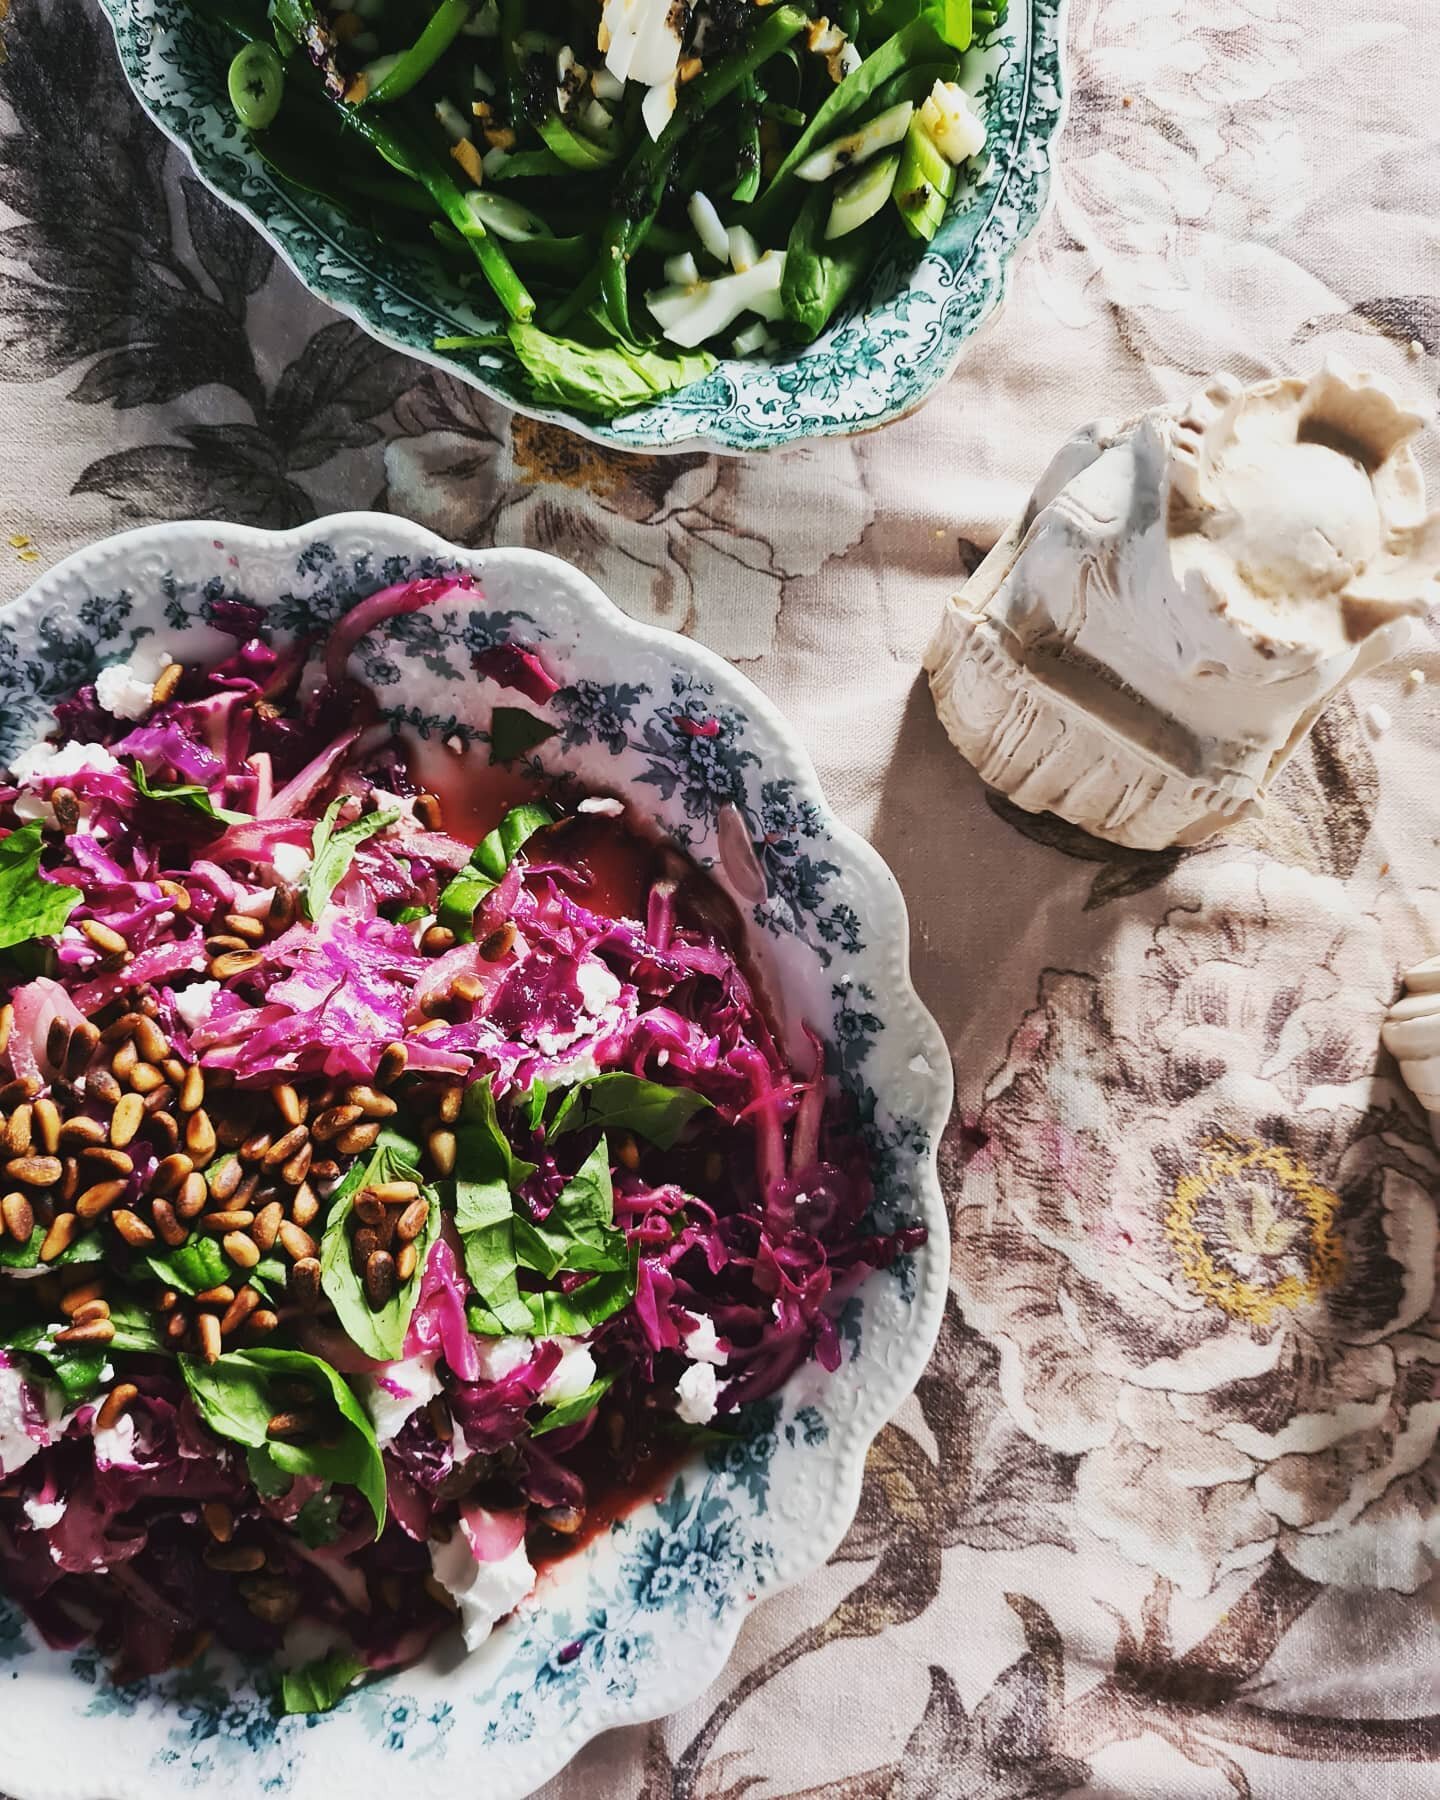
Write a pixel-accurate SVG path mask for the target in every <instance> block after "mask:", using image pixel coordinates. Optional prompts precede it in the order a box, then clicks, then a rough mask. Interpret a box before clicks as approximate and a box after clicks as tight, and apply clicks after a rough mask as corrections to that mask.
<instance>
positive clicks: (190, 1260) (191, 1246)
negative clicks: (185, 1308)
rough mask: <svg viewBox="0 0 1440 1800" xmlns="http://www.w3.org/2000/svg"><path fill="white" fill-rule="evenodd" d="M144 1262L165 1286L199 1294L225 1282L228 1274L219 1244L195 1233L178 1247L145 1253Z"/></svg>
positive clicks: (225, 1260)
mask: <svg viewBox="0 0 1440 1800" xmlns="http://www.w3.org/2000/svg"><path fill="white" fill-rule="evenodd" d="M145 1261H146V1262H147V1263H148V1264H149V1266H150V1268H151V1271H152V1272H153V1273H154V1274H155V1275H156V1276H157V1277H158V1279H159V1280H160V1281H162V1282H163V1283H164V1284H165V1286H166V1287H172V1288H176V1289H178V1291H179V1292H180V1293H182V1294H203V1293H204V1292H205V1290H206V1289H207V1288H213V1287H219V1286H220V1284H221V1283H222V1282H224V1281H228V1280H229V1279H230V1275H231V1268H230V1262H229V1259H228V1257H227V1256H226V1255H225V1252H224V1251H223V1250H222V1249H221V1248H220V1246H219V1244H217V1243H216V1241H215V1239H214V1238H212V1237H201V1236H200V1235H199V1234H198V1233H196V1234H194V1235H192V1237H191V1239H190V1241H189V1243H188V1244H182V1245H181V1246H180V1248H179V1249H178V1250H167V1251H164V1252H163V1253H161V1254H160V1255H157V1256H147V1257H146V1258H145Z"/></svg>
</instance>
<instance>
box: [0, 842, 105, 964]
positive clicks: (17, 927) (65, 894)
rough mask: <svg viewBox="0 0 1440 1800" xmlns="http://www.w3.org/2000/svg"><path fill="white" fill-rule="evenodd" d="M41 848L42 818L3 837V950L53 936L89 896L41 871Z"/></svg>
mask: <svg viewBox="0 0 1440 1800" xmlns="http://www.w3.org/2000/svg"><path fill="white" fill-rule="evenodd" d="M41 848H42V844H41V833H40V821H39V820H38V819H32V820H31V821H30V823H29V824H28V825H22V826H21V827H20V829H19V830H18V831H12V832H11V833H10V835H9V837H7V838H4V839H0V950H8V949H10V948H11V947H12V946H13V945H15V944H26V943H29V941H30V939H31V938H37V937H53V936H54V935H55V934H56V932H58V931H59V930H61V928H62V927H63V926H64V924H65V921H66V920H67V919H68V918H69V917H70V915H71V913H72V912H74V910H75V908H76V907H77V906H78V905H79V904H80V902H81V901H82V900H83V899H84V897H85V896H84V895H83V894H82V893H81V892H80V890H79V888H77V887H67V886H66V885H65V884H64V883H63V882H59V881H49V880H47V879H46V877H45V876H43V875H42V874H41V873H40V851H41Z"/></svg>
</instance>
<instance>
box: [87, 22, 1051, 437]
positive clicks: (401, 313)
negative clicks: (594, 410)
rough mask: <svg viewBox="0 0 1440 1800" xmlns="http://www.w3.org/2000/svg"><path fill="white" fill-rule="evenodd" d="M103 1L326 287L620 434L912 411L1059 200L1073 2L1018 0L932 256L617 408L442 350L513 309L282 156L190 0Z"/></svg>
mask: <svg viewBox="0 0 1440 1800" xmlns="http://www.w3.org/2000/svg"><path fill="white" fill-rule="evenodd" d="M100 3H101V6H102V8H103V9H104V11H105V14H106V16H107V18H108V19H109V21H110V24H111V27H112V29H113V30H114V33H115V41H116V44H117V46H118V48H119V52H120V61H121V65H122V67H123V68H124V71H125V74H126V77H127V78H128V80H129V82H130V85H131V87H132V88H133V89H134V91H135V94H136V96H137V98H138V99H139V101H140V104H141V105H142V106H143V107H144V108H145V110H146V111H147V112H148V113H149V114H150V117H151V118H152V119H154V121H155V123H156V124H157V125H159V126H160V128H161V129H162V130H163V131H164V132H165V133H166V134H167V135H168V136H169V137H171V138H172V139H173V140H174V141H175V142H176V143H177V144H178V145H179V146H180V147H181V149H182V150H184V151H185V153H186V154H187V155H188V156H189V158H190V161H191V162H192V164H193V165H194V168H195V172H196V174H197V175H198V176H199V177H200V179H201V180H202V181H203V182H204V183H205V185H206V186H207V187H209V188H210V189H211V190H212V191H213V192H214V193H216V194H218V195H219V197H220V198H221V199H222V200H225V201H228V202H229V204H230V205H232V206H233V207H234V208H235V209H236V211H237V212H239V213H241V214H242V215H243V216H244V217H245V218H247V219H249V220H250V222H251V223H252V224H253V225H254V226H255V227H256V228H257V230H259V231H260V232H261V234H262V235H263V236H264V237H265V238H266V239H267V240H268V242H269V243H271V244H272V245H273V246H274V248H275V249H276V250H277V251H278V252H279V254H280V255H281V256H282V257H283V258H284V260H285V261H286V262H287V263H288V264H289V265H290V267H291V268H292V269H293V270H294V271H295V273H296V274H297V275H298V276H299V278H300V280H301V281H303V282H304V283H305V285H306V287H308V288H309V290H310V291H311V293H312V294H315V295H316V296H317V297H318V298H319V299H321V300H324V301H327V302H328V303H329V304H330V305H331V306H334V307H336V308H338V309H339V311H341V312H342V313H345V314H346V315H347V316H348V317H350V318H352V319H354V320H355V321H356V323H357V324H360V325H362V326H364V328H365V329H366V330H367V331H368V332H369V333H370V334H371V335H372V336H373V337H376V338H378V339H379V340H380V341H381V342H382V343H385V344H389V345H391V346H392V347H393V348H395V349H397V350H403V351H405V352H407V353H408V354H409V355H411V356H414V357H418V358H419V359H420V361H422V362H427V363H433V364H434V365H435V366H436V367H437V368H443V369H445V370H447V371H448V372H449V373H450V374H452V375H455V376H458V377H459V378H460V379H461V380H462V381H467V382H469V383H471V384H472V385H473V386H475V387H478V388H479V389H481V390H482V391H483V392H484V393H487V394H490V395H492V396H493V397H494V398H495V399H497V400H501V401H503V402H504V403H505V405H506V406H510V407H513V408H514V409H515V410H516V411H517V412H522V413H527V414H529V415H530V416H531V417H532V418H537V419H544V420H547V421H549V422H551V423H554V424H559V425H564V426H567V427H568V428H569V429H570V430H571V431H576V432H579V433H580V434H581V435H582V436H584V437H589V438H593V439H595V440H596V441H597V442H599V443H603V444H608V445H610V446H611V447H613V448H615V449H620V450H638V451H657V450H659V451H669V450H686V451H694V450H720V451H756V450H770V449H775V448H777V447H778V446H780V445H783V444H790V443H794V442H796V441H798V440H801V439H805V438H813V437H837V436H847V435H849V434H850V433H852V432H856V431H868V430H870V429H872V428H874V427H875V426H878V425H884V424H886V423H888V422H889V421H890V420H892V419H897V418H903V417H904V416H905V415H906V414H907V413H910V412H913V411H914V410H915V408H916V407H917V406H919V405H920V404H921V403H922V402H923V401H924V400H926V399H928V398H929V396H930V395H931V394H932V393H934V391H935V390H936V389H937V388H938V387H939V386H941V384H942V383H943V382H944V381H945V380H946V378H947V377H948V376H949V375H950V373H951V371H952V370H953V369H954V367H955V364H956V362H957V360H958V359H959V357H960V355H961V353H962V351H963V350H964V349H965V348H966V346H967V345H968V344H969V343H970V342H971V340H972V339H973V338H974V337H975V334H976V333H977V332H978V331H979V329H980V327H981V326H982V325H983V324H984V323H985V322H986V320H987V319H989V318H990V317H991V315H992V314H993V313H994V312H995V310H996V308H997V307H998V306H999V304H1000V302H1001V300H1002V298H1003V296H1004V293H1005V287H1006V283H1007V281H1008V279H1009V271H1010V266H1011V263H1012V261H1013V259H1014V257H1015V255H1016V253H1017V251H1018V250H1019V249H1020V247H1021V245H1022V244H1023V243H1024V242H1025V240H1026V238H1028V237H1029V235H1030V233H1031V232H1032V231H1033V230H1034V228H1035V225H1036V223H1037V222H1038V220H1039V218H1040V215H1041V213H1042V212H1043V210H1044V207H1045V203H1046V199H1047V197H1048V194H1049V189H1050V159H1051V140H1052V139H1053V137H1054V135H1055V132H1056V130H1057V129H1058V127H1059V125H1060V121H1061V117H1062V113H1063V89H1062V80H1061V51H1062V43H1063V22H1062V16H1061V15H1062V10H1063V0H1011V6H1010V16H1009V18H1008V19H1007V21H1006V23H1005V25H1004V26H1003V27H1002V29H1001V30H1000V31H999V32H998V33H996V34H994V36H993V37H992V38H989V39H986V40H985V41H984V42H983V43H981V44H978V45H976V46H975V47H973V48H972V49H971V51H970V52H969V53H968V55H967V59H966V64H965V82H966V86H967V87H969V88H970V89H971V90H972V91H973V92H974V93H975V94H976V95H977V103H978V105H979V107H980V110H981V111H982V112H983V114H984V117H985V120H986V123H987V126H988V129H989V144H988V149H987V152H986V156H985V158H984V160H983V162H982V163H981V166H980V169H979V172H978V174H977V175H976V177H975V179H973V180H971V181H969V182H967V183H964V184H962V187H961V190H960V192H959V194H958V195H957V197H956V199H955V201H954V202H953V203H952V205H951V208H950V211H949V213H948V214H947V217H946V219H945V222H944V224H943V225H942V227H941V229H940V231H939V233H938V234H937V235H936V237H935V239H934V241H933V242H932V243H930V244H929V245H927V246H926V247H925V250H924V253H923V255H917V250H916V246H915V245H914V244H913V243H907V246H905V247H902V248H901V249H900V250H899V251H898V253H897V254H896V255H895V256H892V257H891V258H890V259H889V260H888V261H886V262H884V263H882V265H881V266H880V267H879V268H877V270H876V271H875V274H874V276H873V277H872V278H871V279H870V280H869V281H868V282H867V283H866V284H865V286H864V288H863V290H862V292H861V293H860V295H859V297H858V299H857V300H856V302H855V304H854V305H847V306H846V308H845V309H844V310H843V312H842V313H841V314H840V315H839V316H837V318H836V319H835V320H834V321H833V322H832V323H831V325H830V327H829V329H828V330H826V331H825V332H824V333H823V334H822V335H821V337H820V338H818V339H817V340H816V341H815V342H814V343H813V344H808V345H806V346H805V347H804V348H803V349H800V350H798V351H796V352H795V353H794V354H792V355H785V356H781V357H779V358H776V359H774V360H770V359H768V358H763V357H733V356H731V357H725V358H723V359H722V360H721V362H720V363H719V365H718V367H717V368H716V369H715V370H714V371H713V372H712V373H711V374H710V375H709V376H707V377H706V378H705V379H704V380H702V381H698V382H693V383H691V384H690V386H688V387H685V388H682V389H680V390H679V391H678V392H676V393H674V394H669V395H666V396H664V397H663V398H661V399H659V400H657V401H656V402H655V403H654V404H653V405H650V406H643V407H639V408H636V409H635V410H634V411H632V412H627V413H623V414H621V415H620V416H619V417H617V418H614V419H608V420H602V419H595V418H590V417H587V416H584V415H582V414H579V413H575V412H572V411H568V410H566V409H564V408H562V407H555V406H548V405H545V404H542V403H539V402H537V401H535V400H534V399H533V398H532V397H531V396H530V394H529V393H528V392H527V389H526V386H525V382H524V379H523V376H522V374H521V371H520V370H519V368H518V366H517V365H516V364H515V363H514V362H513V361H506V360H504V359H502V358H501V357H499V356H497V355H496V354H494V353H491V352H478V353H477V352H456V351H437V350H436V349H435V348H434V343H435V339H436V338H437V337H447V336H453V335H457V334H465V333H482V334H483V333H486V332H493V331H495V330H496V329H498V327H499V326H500V324H501V323H502V321H501V320H500V319H499V318H498V316H497V314H496V313H495V312H494V311H489V310H486V296H485V295H484V294H483V293H482V292H477V289H476V288H474V287H468V288H462V287H461V285H460V284H459V281H458V280H457V278H456V276H455V274H454V273H453V272H447V271H446V270H445V269H443V268H442V267H441V266H440V264H439V263H438V262H436V261H434V260H432V259H430V258H428V257H423V256H421V255H419V254H417V253H414V252H410V251H407V250H403V249H400V248H397V247H395V246H393V245H388V244H383V243H381V242H380V241H379V240H378V239H377V238H376V236H375V235H374V233H373V232H371V231H369V230H367V229H366V228H365V227H364V226H362V225H360V224H358V223H357V222H356V221H355V220H354V219H352V218H351V217H350V216H349V215H348V214H346V213H343V212H341V211H339V210H338V209H337V208H335V207H334V206H332V205H330V204H328V203H327V202H326V201H324V200H322V199H320V198H319V197H318V196H317V195H314V194H309V193H306V192H305V191H304V190H303V189H301V188H298V187H295V186H294V185H292V184H291V183H289V182H287V181H285V180H284V179H283V178H282V177H280V176H278V175H277V174H275V172H274V171H273V170H271V169H270V168H268V167H267V166H266V164H265V163H264V162H263V161H262V160H261V159H260V157H259V156H258V155H257V154H256V152H255V150H254V148H253V147H252V145H251V144H250V142H249V139H248V138H247V136H246V134H245V132H244V131H242V130H241V128H240V126H239V125H238V124H237V123H236V119H235V114H234V112H233V110H232V109H231V106H230V103H229V100H228V99H227V97H226V86H225V70H226V63H227V54H226V52H225V49H224V47H223V45H222V44H221V43H220V41H219V40H218V38H216V37H215V36H214V35H213V34H212V33H211V31H210V30H209V29H208V28H207V27H205V26H203V25H202V24H201V23H200V22H199V21H198V20H197V18H196V16H195V14H194V12H193V11H192V10H191V8H190V7H189V6H188V5H187V0H100Z"/></svg>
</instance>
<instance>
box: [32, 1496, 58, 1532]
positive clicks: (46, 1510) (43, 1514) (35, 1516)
mask: <svg viewBox="0 0 1440 1800" xmlns="http://www.w3.org/2000/svg"><path fill="white" fill-rule="evenodd" d="M25 1516H26V1518H27V1519H29V1521H30V1523H31V1524H32V1525H34V1526H37V1527H38V1528H39V1529H40V1530H41V1531H48V1530H49V1529H50V1527H51V1526H52V1525H58V1524H59V1523H60V1521H61V1520H62V1519H63V1518H64V1517H65V1502H64V1501H63V1500H37V1499H36V1498H35V1497H34V1495H33V1494H32V1495H31V1496H30V1498H29V1499H28V1500H27V1501H26V1502H25Z"/></svg>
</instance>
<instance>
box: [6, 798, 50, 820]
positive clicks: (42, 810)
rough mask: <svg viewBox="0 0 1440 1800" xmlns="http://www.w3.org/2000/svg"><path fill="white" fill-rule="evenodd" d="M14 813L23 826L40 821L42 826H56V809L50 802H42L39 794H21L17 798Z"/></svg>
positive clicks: (13, 805)
mask: <svg viewBox="0 0 1440 1800" xmlns="http://www.w3.org/2000/svg"><path fill="white" fill-rule="evenodd" d="M12 811H13V812H14V814H15V817H16V818H17V819H18V820H19V821H20V823H21V824H22V825H29V824H31V823H32V822H33V821H34V820H36V819H38V820H39V821H40V823H41V824H42V825H55V824H57V823H58V820H57V819H56V817H55V808H54V807H53V806H52V805H51V804H50V802H49V801H48V800H42V799H41V798H40V796H39V795H38V794H26V793H20V794H17V795H16V796H15V799H14V802H13V803H12Z"/></svg>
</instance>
